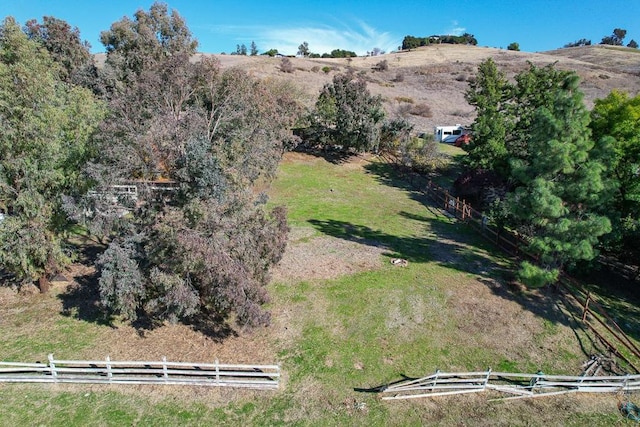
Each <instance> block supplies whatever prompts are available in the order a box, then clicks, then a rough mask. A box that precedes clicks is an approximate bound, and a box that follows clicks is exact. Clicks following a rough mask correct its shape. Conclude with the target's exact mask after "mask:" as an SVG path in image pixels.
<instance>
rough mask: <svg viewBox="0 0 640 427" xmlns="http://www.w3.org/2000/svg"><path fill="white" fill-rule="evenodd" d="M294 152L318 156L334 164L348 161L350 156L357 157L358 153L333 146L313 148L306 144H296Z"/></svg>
mask: <svg viewBox="0 0 640 427" xmlns="http://www.w3.org/2000/svg"><path fill="white" fill-rule="evenodd" d="M293 151H294V152H296V153H304V154H309V155H311V156H314V157H319V158H321V159H324V160H326V161H327V162H329V163H332V164H334V165H341V164H344V163H348V162H349V161H350V160H351V159H352V158H354V157H358V154H356V153H353V152H348V151H344V150H342V149H333V148H330V147H329V148H315V147H307V146H298V147H296V148H295V149H294V150H293Z"/></svg>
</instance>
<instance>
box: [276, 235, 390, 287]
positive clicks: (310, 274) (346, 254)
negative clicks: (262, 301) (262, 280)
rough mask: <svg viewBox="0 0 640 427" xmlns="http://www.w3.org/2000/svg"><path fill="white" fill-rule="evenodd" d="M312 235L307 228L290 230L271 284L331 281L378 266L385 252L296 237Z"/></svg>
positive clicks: (327, 238)
mask: <svg viewBox="0 0 640 427" xmlns="http://www.w3.org/2000/svg"><path fill="white" fill-rule="evenodd" d="M313 233H314V230H313V229H310V228H298V229H294V230H292V235H291V236H290V243H289V244H288V245H287V250H286V251H285V254H284V256H283V257H282V260H281V261H280V263H279V264H278V265H277V266H276V267H275V269H274V271H273V280H274V281H276V282H288V283H289V282H297V281H301V280H313V279H335V278H337V277H340V276H344V275H347V274H354V273H357V272H360V271H366V270H371V269H374V268H378V267H380V266H381V265H382V261H381V260H380V256H381V255H382V254H383V253H384V252H385V248H383V247H376V246H372V245H363V244H360V243H357V242H350V241H347V240H344V239H340V238H337V237H331V236H321V237H314V238H311V239H310V240H305V237H300V236H305V235H309V236H310V235H312V234H313ZM299 239H302V240H299ZM296 240H298V241H296Z"/></svg>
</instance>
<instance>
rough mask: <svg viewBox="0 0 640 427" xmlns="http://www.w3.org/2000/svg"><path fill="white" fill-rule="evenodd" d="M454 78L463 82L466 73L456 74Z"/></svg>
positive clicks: (465, 78)
mask: <svg viewBox="0 0 640 427" xmlns="http://www.w3.org/2000/svg"><path fill="white" fill-rule="evenodd" d="M456 80H457V81H459V82H464V81H466V80H467V75H466V74H458V75H457V76H456Z"/></svg>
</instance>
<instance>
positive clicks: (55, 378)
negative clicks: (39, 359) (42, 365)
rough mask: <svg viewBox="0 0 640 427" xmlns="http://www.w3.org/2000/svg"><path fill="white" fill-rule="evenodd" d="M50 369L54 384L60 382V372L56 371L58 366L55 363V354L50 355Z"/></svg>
mask: <svg viewBox="0 0 640 427" xmlns="http://www.w3.org/2000/svg"><path fill="white" fill-rule="evenodd" d="M49 369H50V370H51V376H52V377H53V381H54V382H58V372H57V371H56V364H55V363H54V361H53V354H52V353H49Z"/></svg>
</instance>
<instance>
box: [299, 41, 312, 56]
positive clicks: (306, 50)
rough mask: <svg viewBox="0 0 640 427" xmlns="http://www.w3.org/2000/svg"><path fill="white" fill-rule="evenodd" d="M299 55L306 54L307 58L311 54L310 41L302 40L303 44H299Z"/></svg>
mask: <svg viewBox="0 0 640 427" xmlns="http://www.w3.org/2000/svg"><path fill="white" fill-rule="evenodd" d="M298 56H304V57H305V58H306V57H307V56H309V43H307V42H302V44H300V46H298Z"/></svg>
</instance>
